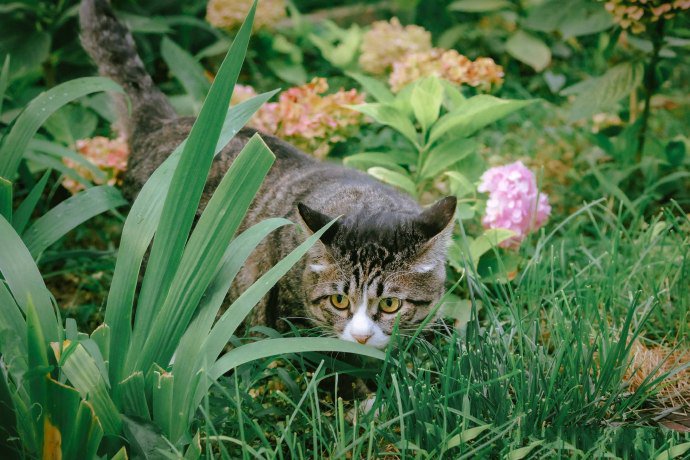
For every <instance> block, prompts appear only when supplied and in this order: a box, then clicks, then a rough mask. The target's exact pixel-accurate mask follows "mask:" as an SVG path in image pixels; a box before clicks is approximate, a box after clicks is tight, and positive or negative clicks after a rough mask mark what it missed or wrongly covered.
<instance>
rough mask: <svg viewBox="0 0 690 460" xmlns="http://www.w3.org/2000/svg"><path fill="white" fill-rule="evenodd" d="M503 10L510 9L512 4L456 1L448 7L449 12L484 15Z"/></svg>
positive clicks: (498, 0)
mask: <svg viewBox="0 0 690 460" xmlns="http://www.w3.org/2000/svg"><path fill="white" fill-rule="evenodd" d="M504 8H510V9H512V8H513V4H512V3H510V2H509V1H508V0H458V1H455V2H453V3H451V4H450V5H448V9H449V10H450V11H461V12H463V13H486V12H489V11H498V10H502V9H504Z"/></svg>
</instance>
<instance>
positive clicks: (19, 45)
mask: <svg viewBox="0 0 690 460" xmlns="http://www.w3.org/2000/svg"><path fill="white" fill-rule="evenodd" d="M32 9H33V8H32ZM2 21H3V25H2V34H0V60H2V61H3V62H4V60H5V59H6V57H7V56H9V55H11V56H12V60H11V62H10V72H9V74H10V76H11V77H12V79H13V80H14V79H16V78H18V77H20V76H22V75H25V74H27V73H29V72H33V71H36V70H37V69H39V68H40V66H41V64H42V63H43V62H45V60H46V59H48V57H49V54H50V45H51V41H52V40H51V37H50V34H49V33H48V32H45V31H41V30H38V29H37V28H36V26H35V25H34V24H33V23H31V22H29V23H26V22H19V21H14V22H12V21H10V20H8V19H7V17H3V20H2ZM28 30H30V31H31V33H27V31H28Z"/></svg>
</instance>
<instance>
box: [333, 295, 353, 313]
mask: <svg viewBox="0 0 690 460" xmlns="http://www.w3.org/2000/svg"><path fill="white" fill-rule="evenodd" d="M331 305H333V306H334V307H335V308H337V309H338V310H345V309H346V308H347V307H349V306H350V299H348V298H347V297H346V296H344V295H342V294H333V295H332V296H331Z"/></svg>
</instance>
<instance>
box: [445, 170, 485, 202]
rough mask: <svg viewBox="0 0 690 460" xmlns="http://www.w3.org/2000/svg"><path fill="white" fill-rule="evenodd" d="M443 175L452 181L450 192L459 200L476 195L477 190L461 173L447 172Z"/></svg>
mask: <svg viewBox="0 0 690 460" xmlns="http://www.w3.org/2000/svg"><path fill="white" fill-rule="evenodd" d="M443 175H444V176H446V177H448V179H449V180H450V191H451V193H452V194H453V195H455V196H456V197H458V198H462V197H464V196H467V195H469V194H471V193H474V191H475V190H476V189H477V188H476V187H475V186H474V185H473V184H472V182H470V181H469V179H467V177H465V175H464V174H462V173H461V172H458V171H447V172H445V173H444V174H443Z"/></svg>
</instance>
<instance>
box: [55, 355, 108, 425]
mask: <svg viewBox="0 0 690 460" xmlns="http://www.w3.org/2000/svg"><path fill="white" fill-rule="evenodd" d="M69 348H70V350H69V351H67V350H66V351H63V355H62V357H61V359H60V361H61V362H60V367H61V369H62V372H64V374H65V375H66V376H67V379H68V380H69V381H70V383H71V384H72V385H74V388H76V389H77V391H79V393H80V394H81V396H82V398H84V399H86V400H88V401H89V402H91V404H93V409H94V411H95V412H96V416H97V417H98V419H99V420H100V422H101V425H102V426H103V431H104V432H105V434H107V435H115V436H117V435H119V434H120V431H121V429H122V420H121V418H120V414H119V412H118V410H117V407H115V404H113V401H112V399H110V394H109V392H108V386H107V382H106V381H104V380H103V377H102V375H101V372H100V371H99V370H98V366H97V365H96V362H95V361H94V359H93V358H92V357H91V355H90V354H89V353H88V352H87V351H86V349H84V347H83V346H82V344H80V343H72V344H71V345H70V346H69Z"/></svg>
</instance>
